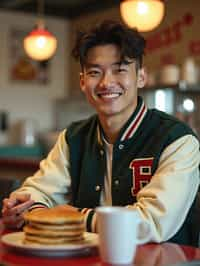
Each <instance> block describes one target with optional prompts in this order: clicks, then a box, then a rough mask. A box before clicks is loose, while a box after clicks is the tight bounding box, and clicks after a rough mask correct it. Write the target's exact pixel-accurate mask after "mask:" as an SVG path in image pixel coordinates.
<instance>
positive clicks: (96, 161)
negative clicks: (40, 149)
mask: <svg viewBox="0 0 200 266" xmlns="http://www.w3.org/2000/svg"><path fill="white" fill-rule="evenodd" d="M144 48H145V40H144V39H143V37H142V36H140V35H139V33H138V32H137V31H135V30H131V29H128V28H127V27H126V26H124V25H122V24H120V23H116V22H112V21H106V22H103V23H102V24H100V25H98V26H96V27H94V28H93V29H91V30H90V31H89V32H82V33H80V34H79V35H78V36H77V40H76V44H75V47H74V49H73V55H74V56H75V58H76V59H78V60H79V61H80V64H81V68H82V72H81V73H80V87H81V90H82V91H83V92H84V93H85V95H86V97H87V100H88V102H89V103H90V104H91V105H92V106H93V107H94V108H95V110H96V112H97V115H94V116H92V117H91V118H89V119H86V120H84V121H79V122H74V123H72V124H71V125H70V126H69V127H68V128H67V129H66V130H64V131H63V132H62V133H61V134H60V136H59V138H58V141H57V143H56V144H55V146H54V148H53V149H52V151H51V152H50V153H49V155H48V157H47V159H45V160H43V161H42V162H41V164H40V170H39V171H38V172H37V173H36V174H35V175H34V176H33V177H30V178H28V179H27V180H26V181H25V182H24V184H23V186H22V187H21V188H20V189H19V190H17V191H15V192H13V193H12V194H11V196H10V197H9V198H8V199H5V200H4V207H3V212H2V213H3V221H4V223H5V224H6V225H8V226H11V227H12V226H15V227H16V226H18V227H19V226H21V225H22V223H23V217H22V214H23V212H24V211H25V210H27V209H29V210H32V209H34V208H38V207H43V206H46V207H52V206H54V205H58V204H69V208H74V209H77V210H78V211H81V212H83V213H84V214H85V222H86V226H87V230H88V231H93V232H95V231H96V214H95V207H96V206H99V205H121V206H125V207H127V208H131V209H135V210H137V211H138V212H139V213H140V215H141V216H142V218H143V219H145V220H147V221H148V223H149V224H150V227H151V231H152V238H151V241H155V242H162V241H167V240H170V241H174V242H178V243H184V244H193V245H196V244H197V234H196V235H195V240H194V239H192V237H191V235H190V229H191V225H192V211H193V208H194V205H195V198H196V194H197V191H198V187H199V161H200V153H199V142H198V139H197V138H196V136H195V134H194V133H193V132H192V130H191V129H190V128H189V127H188V126H187V125H185V124H183V123H182V122H180V121H178V120H176V119H175V118H173V117H171V116H169V115H167V114H165V113H163V112H160V111H158V110H155V109H152V110H149V109H148V108H147V107H146V106H145V104H144V102H143V100H142V98H141V97H139V96H138V89H140V88H142V87H144V85H145V82H146V74H145V71H144V69H143V67H142V58H143V54H144Z"/></svg>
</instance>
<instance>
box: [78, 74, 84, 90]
mask: <svg viewBox="0 0 200 266" xmlns="http://www.w3.org/2000/svg"><path fill="white" fill-rule="evenodd" d="M83 75H84V74H83V72H81V73H80V75H79V78H80V81H79V82H80V88H81V90H82V92H84V91H85V81H84V77H83Z"/></svg>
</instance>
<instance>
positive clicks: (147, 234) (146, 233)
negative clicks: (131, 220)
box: [137, 221, 151, 245]
mask: <svg viewBox="0 0 200 266" xmlns="http://www.w3.org/2000/svg"><path fill="white" fill-rule="evenodd" d="M140 226H141V227H142V234H140V233H139V232H140V230H137V231H138V236H137V244H139V245H140V244H145V243H147V242H148V241H149V240H150V238H151V229H150V225H149V224H148V223H147V222H145V221H139V222H138V224H137V229H139V227H140Z"/></svg>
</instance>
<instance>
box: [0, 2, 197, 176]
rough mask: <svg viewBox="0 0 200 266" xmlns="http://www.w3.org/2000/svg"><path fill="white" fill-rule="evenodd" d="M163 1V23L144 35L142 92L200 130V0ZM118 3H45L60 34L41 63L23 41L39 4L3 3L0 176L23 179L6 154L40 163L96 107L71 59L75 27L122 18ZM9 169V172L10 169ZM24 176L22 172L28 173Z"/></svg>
mask: <svg viewBox="0 0 200 266" xmlns="http://www.w3.org/2000/svg"><path fill="white" fill-rule="evenodd" d="M164 2H165V16H164V19H163V21H162V22H161V24H160V25H159V26H158V27H157V28H156V29H155V30H153V31H151V32H148V33H143V35H144V37H145V38H146V39H147V49H146V56H145V57H146V58H145V65H146V68H147V71H148V73H149V79H148V84H147V86H146V87H145V88H144V89H141V90H140V92H139V93H140V94H142V95H143V97H144V99H145V101H146V104H147V105H148V106H149V107H157V108H159V109H161V110H164V111H166V112H169V113H171V114H173V115H175V116H177V117H178V118H180V119H182V120H184V121H185V122H186V123H188V124H189V125H190V126H191V127H192V128H193V129H194V130H195V131H196V133H197V134H198V135H200V121H199V119H200V118H199V115H198V113H200V112H199V108H200V70H199V69H200V37H199V25H200V17H199V10H200V2H199V1H196V0H190V1H187V0H173V1H169V0H168V1H164ZM119 3H120V1H118V0H113V1H111V0H103V1H98V0H76V1H75V0H67V1H66V0H62V1H61V0H60V1H53V0H46V1H45V7H44V15H45V17H44V18H45V23H46V25H47V28H48V30H49V31H51V32H52V33H53V34H54V35H55V36H56V38H57V41H58V47H57V51H56V53H55V55H54V56H53V57H52V58H51V59H50V60H48V61H45V62H40V63H39V62H36V61H33V60H30V59H29V58H28V57H27V56H26V55H25V53H24V51H23V46H22V40H23V37H24V36H25V35H26V34H27V33H28V32H30V31H31V30H32V29H33V27H34V25H35V23H36V21H37V17H38V10H37V1H33V0H21V1H20V0H1V1H0V39H1V43H0V62H1V68H0V95H1V96H0V167H1V176H4V177H5V176H14V177H16V176H17V174H16V171H17V170H16V169H15V171H14V172H13V173H12V174H11V173H7V172H8V169H4V171H3V170H2V164H1V159H10V160H11V159H13V158H14V159H15V163H16V160H21V159H27V158H29V160H30V161H31V160H38V161H39V159H41V158H43V157H44V156H45V155H46V153H47V152H48V150H49V149H50V148H51V147H52V145H53V143H54V142H55V140H56V137H57V136H58V132H59V131H60V130H62V129H63V128H65V127H66V126H67V125H68V124H69V123H70V122H71V121H72V120H77V119H81V118H84V117H87V116H89V115H90V114H92V113H93V112H94V111H93V110H92V108H91V107H90V106H89V105H88V104H87V102H86V101H85V98H84V96H83V95H82V93H81V92H80V89H79V70H80V69H79V65H78V64H77V63H76V62H74V60H73V59H72V58H71V55H70V53H71V48H72V47H71V46H72V44H73V40H74V33H75V32H76V30H77V29H79V28H82V27H84V28H87V27H90V26H91V25H94V23H97V22H100V21H102V20H103V19H115V20H119V21H121V15H120V10H119ZM30 161H29V164H28V165H29V166H30V164H31V163H30ZM4 162H5V161H4ZM4 165H5V163H4ZM15 165H16V164H15ZM28 165H26V167H27V169H28ZM7 168H9V170H11V168H12V166H11V165H8V167H7ZM33 168H34V167H33ZM33 168H31V171H33ZM18 170H19V168H18ZM6 171H7V172H6ZM31 171H30V172H31ZM25 175H27V173H24V172H23V173H20V174H19V176H20V177H22V178H24V177H25Z"/></svg>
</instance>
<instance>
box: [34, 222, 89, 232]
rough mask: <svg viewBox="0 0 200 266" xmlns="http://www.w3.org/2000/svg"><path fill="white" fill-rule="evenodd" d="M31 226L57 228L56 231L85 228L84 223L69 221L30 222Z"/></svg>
mask: <svg viewBox="0 0 200 266" xmlns="http://www.w3.org/2000/svg"><path fill="white" fill-rule="evenodd" d="M29 225H30V226H32V227H34V228H37V229H41V230H55V231H59V230H61V231H63V230H71V231H73V230H77V229H83V230H85V225H84V223H82V222H81V223H72V224H70V223H68V224H56V225H54V224H44V223H43V224H41V223H36V222H34V223H32V222H30V223H29Z"/></svg>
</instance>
